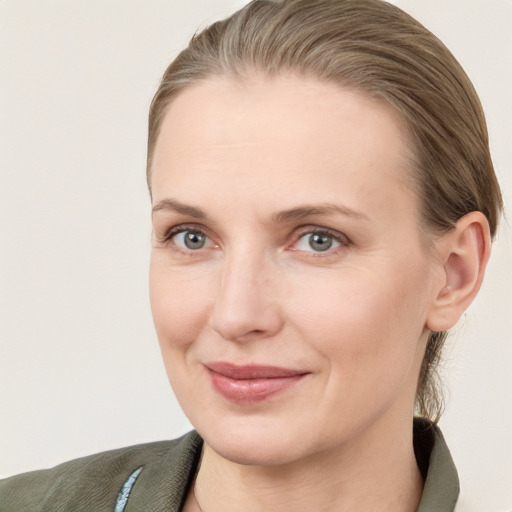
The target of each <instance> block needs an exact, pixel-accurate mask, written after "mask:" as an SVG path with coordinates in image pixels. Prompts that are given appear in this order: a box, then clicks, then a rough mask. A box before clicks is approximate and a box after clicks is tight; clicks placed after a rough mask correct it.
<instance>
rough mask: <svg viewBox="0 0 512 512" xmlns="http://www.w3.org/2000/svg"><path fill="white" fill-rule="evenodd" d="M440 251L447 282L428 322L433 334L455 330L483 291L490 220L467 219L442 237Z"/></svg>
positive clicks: (473, 214) (471, 215) (476, 215)
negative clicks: (477, 295)
mask: <svg viewBox="0 0 512 512" xmlns="http://www.w3.org/2000/svg"><path fill="white" fill-rule="evenodd" d="M440 247H441V249H440V250H441V253H442V254H441V257H442V263H443V278H444V282H443V283H442V286H441V287H440V288H439V289H438V290H437V296H436V297H435V299H434V302H433V303H432V305H431V308H430V311H429V315H428V318H427V328H428V329H430V330H431V331H445V330H447V329H450V328H451V327H453V326H454V325H455V324H456V323H457V322H458V320H459V318H460V317H461V316H462V314H463V313H464V311H465V310H466V309H467V308H468V307H469V305H470V304H471V302H472V301H473V299H474V298H475V296H476V294H477V293H478V290H479V289H480V286H481V284H482V281H483V278H484V273H485V268H486V266H487V262H488V260H489V256H490V252H491V237H490V230H489V223H488V221H487V218H486V217H485V215H483V214H482V213H481V212H471V213H468V214H466V215H464V217H462V218H460V219H459V220H458V222H457V224H456V226H455V228H454V229H453V230H451V231H450V232H449V233H447V234H446V235H443V237H441V240H440Z"/></svg>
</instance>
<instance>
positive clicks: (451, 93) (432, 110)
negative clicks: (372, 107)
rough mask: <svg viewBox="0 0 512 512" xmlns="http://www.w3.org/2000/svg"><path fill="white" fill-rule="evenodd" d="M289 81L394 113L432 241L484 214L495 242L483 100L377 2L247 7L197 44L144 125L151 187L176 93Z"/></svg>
mask: <svg viewBox="0 0 512 512" xmlns="http://www.w3.org/2000/svg"><path fill="white" fill-rule="evenodd" d="M252 72H261V73H264V74H266V75H270V76H273V75H277V74H280V73H292V74H295V75H298V76H305V77H306V76H307V77H314V78H317V79H318V80H321V81H326V82H331V83H336V84H339V85H340V86H342V87H349V88H351V89H354V90H356V91H359V92H360V93H362V94H364V95H369V96H371V97H375V98H380V99H382V100H384V101H386V102H387V103H389V104H390V105H392V106H393V107H394V108H395V109H396V110H397V111H398V112H400V114H401V115H402V117H403V119H404V120H405V122H406V125H407V126H408V129H409V132H410V139H411V140H412V148H411V149H412V152H413V155H414V158H413V161H412V162H411V170H410V172H411V177H412V182H413V183H414V189H415V191H416V193H417V194H418V197H419V199H420V205H421V206H420V207H421V214H422V219H423V227H424V228H425V230H426V231H427V233H429V234H430V235H431V236H437V235H439V234H442V233H444V232H447V231H449V230H450V229H452V228H453V226H454V225H455V223H456V222H457V220H458V219H460V218H461V217H462V216H464V215H465V214H467V213H469V212H471V211H480V212H482V213H483V214H484V215H485V216H486V217H487V219H488V221H489V225H490V230H491V235H492V236H494V234H495V232H496V228H497V224H498V219H499V216H500V211H501V208H502V199H501V193H500V189H499V185H498V182H497V180H496V176H495V174H494V169H493V165H492V161H491V157H490V152H489V144H488V134H487V127H486V123H485V118H484V114H483V111H482V107H481V104H480V101H479V99H478V96H477V94H476V92H475V90H474V88H473V86H472V84H471V82H470V80H469V78H468V77H467V75H466V73H465V72H464V70H463V69H462V67H461V66H460V64H459V63H458V62H457V60H456V59H455V58H454V56H453V55H452V54H451V53H450V51H449V50H448V49H447V48H446V47H445V46H444V45H443V43H441V42H440V41H439V39H437V38H436V37H435V36H434V35H433V34H432V33H431V32H429V31H428V30H427V29H426V28H425V27H423V26H422V25H421V24H420V23H419V22H418V21H416V20H414V19H413V18H411V17H410V16H409V15H408V14H406V13H405V12H403V11H402V10H400V9H398V8H397V7H395V6H393V5H391V4H388V3H387V2H384V1H382V0H254V1H253V2H250V3H249V4H248V5H247V6H245V7H244V8H243V9H241V10H240V11H238V12H236V13H235V14H233V15H232V16H230V17H229V18H227V19H225V20H222V21H219V22H217V23H214V24H213V25H211V26H210V27H208V28H206V29H205V30H203V31H202V32H200V33H198V34H196V35H195V36H194V37H193V38H192V40H191V41H190V44H189V46H188V47H187V48H186V49H185V50H183V51H182V52H181V53H180V54H179V55H178V57H177V58H176V59H175V60H174V61H173V62H172V63H171V64H170V66H169V67H168V68H167V70H166V71H165V74H164V76H163V78H162V81H161V84H160V86H159V88H158V90H157V92H156V95H155V97H154V99H153V102H152V104H151V109H150V114H149V134H148V159H147V177H148V185H149V186H150V188H151V185H150V184H151V164H152V158H153V152H154V148H155V145H156V141H157V138H158V134H159V130H160V126H161V123H162V119H163V117H164V114H165V112H166V110H167V106H168V105H169V103H170V102H171V101H172V100H173V99H174V98H176V96H177V95H178V94H179V93H180V91H182V90H183V89H185V88H187V87H188V86H190V85H192V84H197V83H200V82H201V81H204V80H206V79H208V78H209V77H213V76H230V77H234V78H238V79H240V80H243V79H244V78H245V77H246V76H247V75H248V74H249V73H252ZM445 339H446V332H431V333H430V336H429V339H428V344H427V349H426V352H425V356H424V359H423V364H422V368H421V371H420V375H419V380H418V387H417V394H416V412H417V414H419V415H422V416H425V417H428V418H430V419H431V420H433V421H437V420H438V419H439V416H440V415H441V412H442V407H443V402H442V393H441V392H440V389H439V385H438V379H437V377H436V369H437V366H438V363H439V358H440V354H441V349H442V347H443V344H444V341H445Z"/></svg>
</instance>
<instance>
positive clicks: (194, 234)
mask: <svg viewBox="0 0 512 512" xmlns="http://www.w3.org/2000/svg"><path fill="white" fill-rule="evenodd" d="M167 239H168V240H171V241H172V242H173V243H174V244H175V245H177V246H178V247H179V248H180V249H185V250H189V251H197V250H199V249H204V248H206V247H209V246H210V245H211V244H212V241H211V240H210V239H209V238H208V237H207V236H206V235H205V234H204V233H203V232H201V231H198V230H196V229H185V228H182V229H181V230H179V231H175V232H174V233H172V232H171V233H169V235H168V237H167Z"/></svg>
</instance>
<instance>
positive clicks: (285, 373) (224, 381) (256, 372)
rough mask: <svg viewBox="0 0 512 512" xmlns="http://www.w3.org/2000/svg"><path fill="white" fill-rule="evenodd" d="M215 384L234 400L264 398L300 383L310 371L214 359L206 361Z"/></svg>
mask: <svg viewBox="0 0 512 512" xmlns="http://www.w3.org/2000/svg"><path fill="white" fill-rule="evenodd" d="M205 366H206V369H207V370H208V374H209V376H210V379H211V382H212V385H213V388H214V389H215V391H217V392H218V393H220V394H221V395H222V396H223V397H224V398H226V399H227V400H230V401H232V402H238V403H251V402H261V401H263V400H266V399H267V398H269V397H270V396H274V395H276V394H277V393H280V392H282V391H284V390H286V389H287V388H289V387H290V386H292V385H293V384H295V383H297V382H298V381H299V380H301V379H302V378H303V377H305V376H306V375H308V372H304V371H302V370H292V369H288V368H279V367H276V366H259V365H244V366H237V365H233V364H231V363H225V362H214V363H208V364H206V365H205Z"/></svg>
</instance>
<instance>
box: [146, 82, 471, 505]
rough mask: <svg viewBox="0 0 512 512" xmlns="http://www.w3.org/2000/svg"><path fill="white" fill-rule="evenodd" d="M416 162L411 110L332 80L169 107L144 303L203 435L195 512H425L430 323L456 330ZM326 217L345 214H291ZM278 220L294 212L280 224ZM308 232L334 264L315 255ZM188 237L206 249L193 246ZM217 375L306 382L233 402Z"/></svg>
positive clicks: (227, 90) (233, 90)
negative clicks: (241, 370)
mask: <svg viewBox="0 0 512 512" xmlns="http://www.w3.org/2000/svg"><path fill="white" fill-rule="evenodd" d="M409 166H410V148H409V146H408V140H407V134H406V132H405V129H404V127H403V124H402V122H401V119H400V117H399V116H398V114H397V113H396V112H395V111H394V110H393V109H392V108H391V107H389V106H388V105H386V104H384V103H382V102H379V101H376V100H371V99H368V98H365V97H363V96H362V95H359V94H358V93H355V92H353V91H350V90H347V89H343V88H340V87H339V86H336V85H333V84H326V83H321V82H319V81H316V80H314V79H304V78H298V77H295V76H279V77H277V78H268V77H265V76H262V75H257V74H254V75H252V76H250V77H248V78H247V79H245V80H244V81H243V82H240V81H235V80H234V79H230V78H228V77H220V78H211V79H209V80H207V81H205V82H203V83H201V84H199V85H193V86H189V87H188V88H187V89H185V91H183V92H182V93H181V94H180V95H179V96H178V97H177V98H176V99H175V100H174V101H173V102H172V103H171V105H170V107H169V109H168V111H167V113H166V115H165V118H164V121H163V124H162V129H161V133H160V135H159V138H158V141H157V145H156V148H155V153H154V160H153V169H152V172H153V174H152V183H151V186H152V198H153V205H154V207H155V211H154V213H153V228H154V232H153V249H152V256H151V271H150V294H151V303H152V311H153V317H154V321H155V326H156V331H157V334H158V338H159V343H160V347H161V351H162V354H163V358H164V363H165V366H166V369H167V373H168V376H169V379H170V382H171V384H172V386H173V388H174V391H175V393H176V396H177V398H178V400H179V401H180V403H181V406H182V407H183V409H184V411H185V413H186V415H187V416H188V418H189V419H190V421H191V423H192V424H193V425H194V427H195V428H196V429H197V430H198V432H199V433H200V434H201V435H202V436H203V438H204V439H205V447H204V451H203V457H202V464H201V469H200V471H199V474H198V476H197V481H196V484H195V496H194V494H193V493H191V494H190V496H189V498H188V501H187V504H186V508H185V510H199V508H198V503H197V501H196V497H197V500H198V501H199V503H201V508H202V509H203V510H204V511H207V512H213V511H216V510H222V511H224V512H226V511H230V510H245V511H252V510H294V511H302V510H304V511H309V510H326V511H327V510H331V511H332V510H338V511H344V510H347V511H348V510H351V511H357V510H361V511H362V510H377V509H378V510H393V511H402V510H403V511H407V510H409V511H410V510H416V508H417V505H418V502H419V499H420V496H421V492H422V486H423V482H422V480H421V477H420V474H419V471H418V468H417V466H416V462H415V459H414V453H413V448H412V427H411V418H412V415H413V406H414V398H415V391H416V383H417V379H418V374H419V369H420V365H421V361H422V358H423V354H424V350H425V344H426V340H427V337H428V333H429V323H430V322H433V323H435V321H438V323H439V322H441V324H442V325H444V324H443V321H445V323H446V322H448V323H450V322H451V321H452V319H451V318H444V320H443V318H441V319H440V316H439V311H440V308H439V305H438V301H439V296H440V293H441V290H443V289H444V288H445V287H446V286H447V274H446V268H447V265H446V263H447V261H448V259H449V258H448V254H450V251H452V248H453V244H448V243H447V242H446V241H445V239H440V241H439V242H438V245H437V246H435V247H432V244H427V243H425V239H424V234H422V233H424V231H422V230H421V229H420V224H421V220H420V218H419V206H418V199H417V197H416V196H415V194H414V193H413V192H412V191H411V189H410V187H409V186H408V183H407V179H406V177H407V173H408V169H409ZM168 200H172V201H173V202H179V203H180V204H181V205H186V206H187V207H193V209H190V208H182V207H179V208H178V209H176V208H175V203H172V204H171V203H170V202H169V201H168ZM166 201H167V202H166ZM326 204H328V205H337V206H339V208H341V209H340V210H328V211H323V212H318V211H317V212H315V211H304V210H302V215H301V216H300V218H299V217H298V216H297V215H296V214H297V210H296V209H297V208H303V207H305V206H307V207H310V206H315V207H316V206H318V205H321V206H322V207H323V206H325V205H326ZM198 209H200V210H201V212H202V214H203V216H202V217H201V216H199V215H198V213H199V212H198V211H197V210H198ZM178 210H179V211H178ZM283 211H288V212H289V211H294V212H295V215H292V214H288V215H284V216H283V215H282V216H281V217H282V218H280V219H278V220H279V222H276V219H275V217H276V214H277V213H278V212H283ZM172 228H175V232H174V234H172V235H170V236H167V235H168V234H169V230H171V229H172ZM315 229H316V230H318V229H320V230H322V231H323V232H324V236H328V237H331V238H329V239H328V240H332V247H331V248H330V249H329V250H327V251H323V252H321V251H315V249H314V248H312V247H311V245H310V243H309V236H310V234H311V232H312V231H314V230H315ZM180 230H181V231H180ZM187 230H188V231H189V232H190V230H192V231H194V232H200V233H201V234H204V236H205V237H206V238H205V245H204V246H203V247H202V248H199V249H194V250H192V249H190V248H187V247H186V245H185V244H184V241H183V235H182V234H180V233H182V232H183V231H187ZM450 240H452V238H450ZM443 244H444V245H443ZM477 245H478V244H477ZM455 263H456V264H458V263H460V262H459V260H456V262H455ZM459 266H460V264H459ZM436 308H437V309H436ZM443 311H444V310H443ZM441 324H439V325H441ZM211 361H227V362H230V363H235V364H240V365H242V364H261V365H274V366H280V367H285V368H293V369H300V370H301V371H303V372H305V373H307V375H306V376H305V377H304V378H302V379H300V380H299V381H298V382H297V383H296V384H294V385H292V386H290V387H289V388H287V389H286V390H285V391H283V392H281V393H278V394H277V395H274V396H271V397H269V398H267V399H266V400H263V401H261V402H257V403H249V404H240V403H235V402H232V401H230V400H227V399H226V398H224V397H223V396H221V395H220V394H219V393H218V392H217V391H216V390H215V389H214V388H213V386H212V384H211V380H210V378H209V375H208V372H207V370H206V369H205V366H204V364H205V363H208V362H211Z"/></svg>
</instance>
